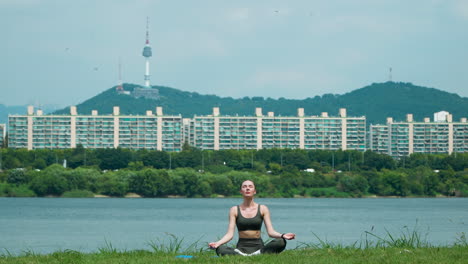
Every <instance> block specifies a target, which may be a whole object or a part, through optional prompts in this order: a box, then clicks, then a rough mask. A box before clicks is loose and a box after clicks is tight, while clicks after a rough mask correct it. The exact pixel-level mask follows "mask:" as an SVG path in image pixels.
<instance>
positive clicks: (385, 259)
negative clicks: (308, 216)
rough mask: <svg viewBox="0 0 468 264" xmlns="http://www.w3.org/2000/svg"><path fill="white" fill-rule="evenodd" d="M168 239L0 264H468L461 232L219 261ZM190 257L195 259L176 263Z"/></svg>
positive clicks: (5, 259) (4, 257)
mask: <svg viewBox="0 0 468 264" xmlns="http://www.w3.org/2000/svg"><path fill="white" fill-rule="evenodd" d="M166 235H167V237H166V238H165V239H160V240H156V241H151V242H149V243H148V246H149V247H150V248H151V250H132V251H127V250H118V249H116V248H115V247H114V246H113V245H112V244H111V243H110V242H108V241H106V242H105V246H104V247H101V248H99V249H98V251H97V252H94V253H82V252H78V251H74V250H64V251H58V252H54V253H51V254H47V255H41V254H36V253H34V252H33V251H32V250H27V251H24V252H23V253H22V254H21V255H19V256H14V255H12V254H10V253H9V252H8V251H6V253H3V254H0V264H4V263H5V264H6V263H8V264H10V263H11V264H26V263H28V264H30V263H31V264H35V263H38V264H39V263H51V264H54V263H57V264H58V263H60V264H62V263H64V264H67V263H70V264H81V263H82V264H88V263H102V264H107V263H109V264H110V263H112V264H114V263H129V264H130V263H132V264H133V263H135V264H146V263H188V262H190V263H269V264H276V263H278V264H279V263H295V264H297V263H379V264H385V263H405V264H406V263H467V260H468V243H467V240H466V236H465V233H463V232H462V233H460V234H459V237H458V238H457V239H456V241H455V243H454V244H453V245H448V246H432V245H430V244H429V243H428V242H427V240H426V239H425V236H422V235H421V234H420V232H418V231H417V230H410V229H408V228H404V230H403V231H402V232H401V234H399V235H398V236H395V235H391V234H390V233H389V232H388V231H387V233H386V235H385V236H384V237H380V236H377V235H375V234H373V233H371V232H365V233H364V237H363V238H362V239H361V240H360V241H359V242H355V243H353V244H351V245H342V244H334V243H331V242H327V241H324V240H322V239H320V238H318V237H317V236H316V238H317V240H318V242H317V243H311V244H305V243H304V244H302V245H301V246H299V247H298V248H296V249H295V250H286V251H284V252H282V253H281V254H278V255H259V256H252V257H242V256H226V257H217V256H216V254H215V252H214V251H212V250H208V249H207V248H206V243H200V240H197V241H195V242H194V243H192V244H189V245H188V246H183V245H184V244H185V243H184V239H180V238H177V237H176V236H174V235H172V234H166ZM178 255H192V256H193V258H190V259H184V258H177V256H178Z"/></svg>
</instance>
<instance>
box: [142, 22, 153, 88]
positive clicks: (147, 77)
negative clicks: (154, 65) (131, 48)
mask: <svg viewBox="0 0 468 264" xmlns="http://www.w3.org/2000/svg"><path fill="white" fill-rule="evenodd" d="M151 56H152V52H151V46H150V43H149V18H148V17H146V43H145V47H144V48H143V57H145V58H146V65H145V66H146V67H145V87H146V88H150V87H151V86H150V73H149V68H150V64H149V58H150V57H151Z"/></svg>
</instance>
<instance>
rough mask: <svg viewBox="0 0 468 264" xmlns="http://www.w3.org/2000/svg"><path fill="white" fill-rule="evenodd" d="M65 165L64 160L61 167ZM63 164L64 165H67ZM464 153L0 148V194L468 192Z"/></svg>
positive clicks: (467, 158) (467, 165) (467, 161)
mask: <svg viewBox="0 0 468 264" xmlns="http://www.w3.org/2000/svg"><path fill="white" fill-rule="evenodd" d="M64 165H65V166H64ZM65 167H66V168H65ZM465 168H468V154H466V153H457V154H452V155H447V154H412V155H411V156H409V157H406V158H402V159H400V160H395V159H393V158H392V157H390V156H388V155H384V154H378V153H375V152H372V151H366V152H359V151H351V150H349V151H341V150H338V151H328V150H301V149H262V150H219V151H208V150H200V149H196V148H192V147H190V146H188V145H185V146H184V148H183V150H182V151H180V152H165V151H156V150H130V149H121V148H117V149H95V150H94V149H86V148H83V147H82V146H77V148H75V149H63V150H58V149H54V150H47V149H41V150H30V151H28V150H24V149H0V169H1V172H0V196H49V195H50V196H66V197H67V196H93V195H94V194H103V195H109V196H116V197H122V196H125V195H126V194H128V193H136V194H138V195H140V196H143V197H168V196H184V197H217V196H235V195H238V194H239V186H240V184H241V183H242V181H244V180H246V179H252V180H254V181H255V182H256V183H257V188H258V195H259V196H260V197H294V196H305V197H361V196H367V195H378V196H403V197H405V196H436V195H445V196H464V197H465V196H468V170H467V169H465Z"/></svg>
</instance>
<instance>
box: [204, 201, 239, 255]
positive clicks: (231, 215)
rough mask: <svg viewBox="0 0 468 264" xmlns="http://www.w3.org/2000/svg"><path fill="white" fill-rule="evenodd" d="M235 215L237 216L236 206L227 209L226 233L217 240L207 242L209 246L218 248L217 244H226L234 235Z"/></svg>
mask: <svg viewBox="0 0 468 264" xmlns="http://www.w3.org/2000/svg"><path fill="white" fill-rule="evenodd" d="M236 216H237V207H236V206H233V207H231V210H229V225H228V229H227V232H226V234H225V235H224V236H223V237H222V238H221V239H220V240H218V241H217V242H211V243H209V244H208V246H209V247H210V248H218V247H219V246H221V245H223V244H226V243H227V242H229V241H231V239H232V238H233V237H234V229H235V227H236Z"/></svg>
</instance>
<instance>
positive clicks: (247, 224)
mask: <svg viewBox="0 0 468 264" xmlns="http://www.w3.org/2000/svg"><path fill="white" fill-rule="evenodd" d="M262 223H263V216H262V213H261V212H260V205H258V209H257V214H256V215H255V216H254V217H251V218H245V217H243V216H242V214H241V211H240V207H239V205H238V206H237V217H236V226H237V230H238V231H246V230H261V229H262Z"/></svg>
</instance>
